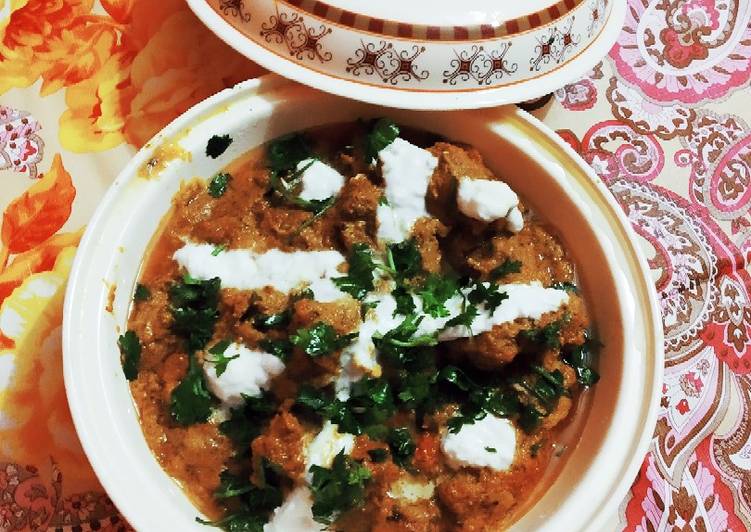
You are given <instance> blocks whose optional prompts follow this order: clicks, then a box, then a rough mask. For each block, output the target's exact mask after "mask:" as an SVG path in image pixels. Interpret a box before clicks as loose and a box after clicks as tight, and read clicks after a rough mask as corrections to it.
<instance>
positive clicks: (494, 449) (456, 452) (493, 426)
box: [441, 414, 516, 471]
mask: <svg viewBox="0 0 751 532" xmlns="http://www.w3.org/2000/svg"><path fill="white" fill-rule="evenodd" d="M441 450H442V451H443V454H444V455H446V459H447V461H448V463H449V465H450V466H452V467H454V468H459V467H462V466H470V467H489V468H491V469H495V470H496V471H504V470H506V469H508V468H509V466H510V465H511V464H513V463H514V456H515V454H516V429H515V428H514V425H513V423H511V421H509V420H508V419H503V418H499V417H496V416H494V415H492V414H488V415H486V416H485V417H484V418H482V419H480V420H478V421H475V422H474V423H473V424H471V425H462V427H461V429H460V430H459V432H458V433H456V434H452V433H451V432H447V433H446V434H444V436H443V438H442V439H441Z"/></svg>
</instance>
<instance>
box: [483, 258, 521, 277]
mask: <svg viewBox="0 0 751 532" xmlns="http://www.w3.org/2000/svg"><path fill="white" fill-rule="evenodd" d="M520 271H522V263H521V262H520V261H518V260H511V259H506V260H505V261H503V262H502V263H501V265H500V266H496V267H495V268H493V269H492V270H491V271H490V279H491V280H493V281H498V280H500V279H503V278H504V277H506V276H507V275H510V274H512V273H519V272H520Z"/></svg>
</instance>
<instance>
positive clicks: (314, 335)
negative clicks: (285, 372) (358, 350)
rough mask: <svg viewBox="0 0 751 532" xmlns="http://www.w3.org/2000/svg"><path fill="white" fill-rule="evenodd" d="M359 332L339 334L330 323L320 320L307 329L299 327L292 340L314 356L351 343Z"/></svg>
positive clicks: (331, 351) (325, 353)
mask: <svg viewBox="0 0 751 532" xmlns="http://www.w3.org/2000/svg"><path fill="white" fill-rule="evenodd" d="M357 335H358V333H352V334H344V335H339V334H337V333H336V331H335V330H334V328H333V327H332V326H331V325H329V324H328V323H324V322H322V321H319V322H318V323H316V324H315V325H312V326H310V327H308V328H306V329H297V332H295V333H294V334H293V335H291V336H290V337H289V339H290V341H291V342H292V343H293V344H294V345H296V346H297V347H299V348H300V349H302V350H303V351H305V352H306V353H307V354H308V355H310V356H312V357H319V356H323V355H328V354H331V353H333V352H334V351H337V350H339V349H342V348H343V347H345V346H347V345H349V344H350V343H351V342H352V340H354V339H355V338H357Z"/></svg>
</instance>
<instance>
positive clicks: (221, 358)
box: [206, 340, 240, 377]
mask: <svg viewBox="0 0 751 532" xmlns="http://www.w3.org/2000/svg"><path fill="white" fill-rule="evenodd" d="M230 343H232V342H230V341H229V340H222V341H221V342H218V343H216V344H214V346H213V347H212V348H211V349H209V353H208V354H209V355H211V356H207V357H206V360H207V361H208V362H211V363H212V364H213V365H214V371H216V376H217V377H221V376H222V374H223V373H224V372H225V371H227V364H229V363H230V361H232V360H235V359H236V358H239V357H240V355H239V354H236V355H234V356H229V357H228V356H227V355H225V352H226V351H227V348H228V347H229V345H230Z"/></svg>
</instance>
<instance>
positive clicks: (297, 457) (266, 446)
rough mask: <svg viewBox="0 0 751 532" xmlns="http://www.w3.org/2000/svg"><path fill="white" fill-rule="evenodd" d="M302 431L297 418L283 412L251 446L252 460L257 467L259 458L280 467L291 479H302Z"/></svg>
mask: <svg viewBox="0 0 751 532" xmlns="http://www.w3.org/2000/svg"><path fill="white" fill-rule="evenodd" d="M304 435H305V430H304V429H303V427H302V425H300V422H299V421H298V420H297V418H296V417H295V416H294V415H292V414H291V413H289V412H288V411H287V410H283V411H281V412H280V413H278V414H277V415H276V416H274V418H273V419H272V420H271V422H270V423H269V426H268V428H267V429H266V431H265V432H264V433H263V434H261V435H260V436H258V437H257V438H256V439H255V440H253V443H252V444H251V449H252V450H253V460H254V463H255V464H256V465H257V464H258V463H259V461H260V459H261V458H266V459H268V460H269V461H270V462H272V463H274V464H276V465H278V466H279V467H281V468H282V469H283V470H284V472H285V473H286V474H287V476H288V477H290V478H291V479H298V478H302V476H303V474H304V473H305V457H304V453H303V441H304V440H303V436H304Z"/></svg>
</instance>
